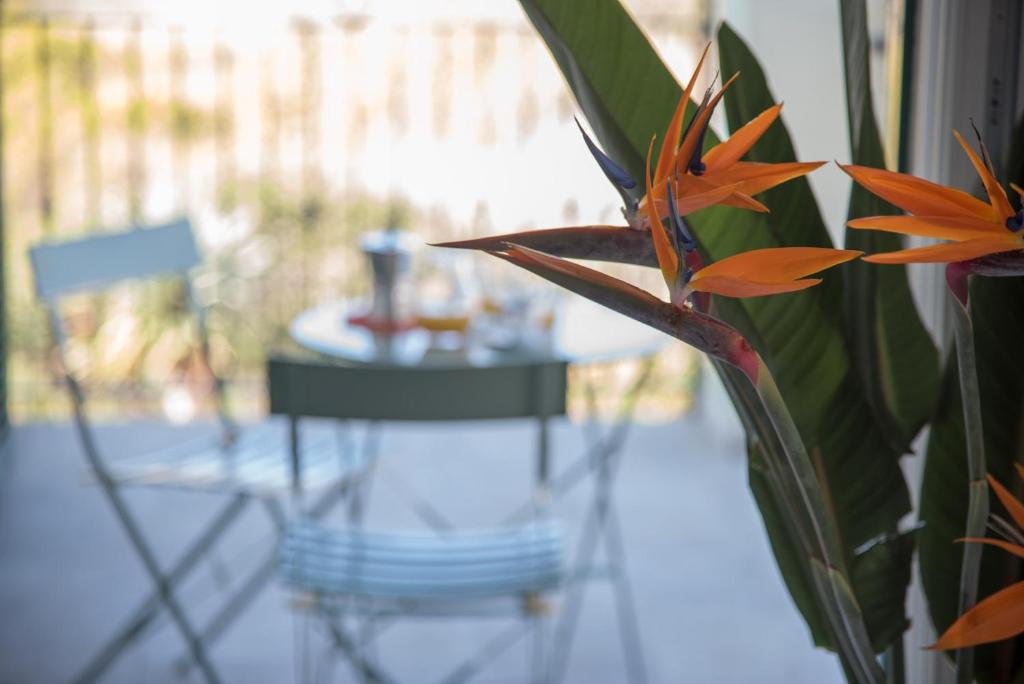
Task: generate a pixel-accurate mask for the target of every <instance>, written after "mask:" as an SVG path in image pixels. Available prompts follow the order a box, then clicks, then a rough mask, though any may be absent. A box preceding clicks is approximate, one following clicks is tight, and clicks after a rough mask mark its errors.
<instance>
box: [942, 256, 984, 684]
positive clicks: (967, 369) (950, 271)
mask: <svg viewBox="0 0 1024 684" xmlns="http://www.w3.org/2000/svg"><path fill="white" fill-rule="evenodd" d="M947 280H948V282H949V284H950V292H951V293H952V294H953V299H954V300H955V303H954V306H953V333H954V336H955V338H956V360H957V368H958V369H959V374H960V398H961V401H962V402H963V411H964V436H965V438H966V446H967V494H968V500H967V520H966V521H965V524H964V537H967V538H976V537H984V536H985V523H986V521H987V520H988V508H989V502H988V483H987V482H986V476H987V474H988V473H987V469H986V467H985V434H984V432H983V431H982V418H981V393H980V392H979V390H978V368H977V365H976V363H975V357H974V326H973V325H972V323H971V313H970V309H969V308H968V306H967V296H966V293H967V273H966V272H965V271H963V270H962V269H959V268H958V265H957V264H955V263H954V264H950V265H949V267H947ZM959 292H963V293H964V296H962V297H961V296H960V295H959ZM983 550H984V546H983V545H981V544H964V551H963V557H962V561H961V564H960V591H959V597H958V613H959V614H960V615H963V614H964V613H966V612H967V611H968V610H970V609H971V608H973V607H974V605H975V604H976V603H977V602H978V577H979V575H980V574H981V554H982V551H983ZM973 679H974V649H973V648H970V647H968V648H961V649H958V650H957V652H956V681H957V684H970V682H971V681H973Z"/></svg>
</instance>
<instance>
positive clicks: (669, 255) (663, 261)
mask: <svg viewBox="0 0 1024 684" xmlns="http://www.w3.org/2000/svg"><path fill="white" fill-rule="evenodd" d="M653 153H654V138H653V137H652V138H651V145H650V147H648V148H647V198H648V200H650V198H652V197H654V193H653V192H651V155H652V154H653ZM644 213H646V214H647V220H648V221H650V223H651V239H652V240H654V253H655V254H656V255H657V256H658V265H659V266H660V267H661V275H662V276H664V278H665V282H666V283H667V284H668V286H669V289H671V288H672V287H673V286H674V285H675V282H676V276H677V275H678V274H679V257H677V256H676V252H675V250H674V249H673V248H672V242H671V241H670V240H669V237H668V235H667V234H666V233H665V226H663V225H662V223H661V217H660V216H658V209H657V206H656V202H653V201H648V202H647V204H646V206H645V207H644Z"/></svg>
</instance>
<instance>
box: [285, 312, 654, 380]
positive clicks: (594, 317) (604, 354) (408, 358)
mask: <svg viewBox="0 0 1024 684" xmlns="http://www.w3.org/2000/svg"><path fill="white" fill-rule="evenodd" d="M363 306H365V305H363ZM360 307H361V305H360V303H358V302H354V301H352V300H341V301H334V302H328V303H326V304H321V305H319V306H316V307H314V308H312V309H307V310H306V311H303V312H302V313H300V314H299V315H298V316H296V317H295V319H294V320H292V322H291V325H290V326H289V333H290V335H291V337H292V339H293V340H295V342H297V343H298V344H299V345H301V346H303V347H305V348H307V349H310V350H312V351H315V352H318V353H320V354H324V355H327V356H332V357H335V358H337V359H340V360H344V361H349V362H354V363H367V364H382V365H401V366H418V365H431V366H434V365H448V366H493V365H501V364H509V365H511V364H517V363H524V362H531V361H537V360H543V359H552V358H554V359H559V360H563V361H567V362H570V363H597V362H604V361H615V360H619V359H626V358H637V357H643V356H649V355H651V354H654V353H655V352H657V351H658V350H659V349H661V348H662V347H664V346H665V345H666V344H667V343H668V342H669V341H670V339H671V338H669V337H668V336H667V335H665V334H664V333H661V332H659V331H657V330H654V329H653V328H650V327H648V326H646V325H643V324H642V323H639V322H637V321H634V320H633V319H631V318H627V317H626V316H622V315H620V314H617V313H615V312H614V311H611V310H610V309H607V308H605V307H603V306H600V305H598V304H595V303H593V302H591V301H589V300H586V299H583V298H580V297H572V298H568V299H565V300H562V301H561V302H560V305H559V307H558V309H557V311H556V314H555V319H554V324H553V325H552V328H551V330H549V331H541V330H535V331H530V332H529V334H526V333H524V334H523V335H522V336H521V337H522V339H521V340H520V341H519V343H518V344H516V345H515V346H513V347H502V348H495V347H493V346H488V345H487V344H485V343H482V342H476V341H475V340H474V336H473V335H472V334H471V335H469V339H470V340H471V341H470V343H469V344H460V345H455V346H442V345H439V344H437V342H438V341H439V340H441V339H443V338H440V337H438V336H436V335H434V334H432V333H430V332H428V331H426V330H423V329H420V328H416V329H413V330H409V331H407V332H401V333H397V334H393V335H381V334H374V333H373V332H371V331H370V330H368V329H367V328H366V327H365V326H362V325H356V324H353V323H350V322H349V319H350V318H351V317H352V314H354V313H357V312H359V311H360V310H361V309H360Z"/></svg>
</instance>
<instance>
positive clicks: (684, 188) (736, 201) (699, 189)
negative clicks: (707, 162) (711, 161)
mask: <svg viewBox="0 0 1024 684" xmlns="http://www.w3.org/2000/svg"><path fill="white" fill-rule="evenodd" d="M722 185H727V186H728V187H731V188H733V192H732V193H731V194H730V195H729V196H728V197H726V198H724V199H722V200H720V201H719V202H716V204H726V205H729V206H730V207H738V208H740V209H750V210H751V211H761V212H766V211H768V207H766V206H764V205H763V204H761V203H760V202H758V201H757V200H756V199H754V198H753V197H750V196H749V195H747V194H745V193H742V192H739V191H738V188H739V187H740V186H739V185H738V184H735V183H733V184H729V183H719V182H717V181H715V180H713V179H709V178H708V176H707V174H706V173H705V174H704V175H703V176H694V175H692V174H687V175H686V176H683V178H682V181H681V182H680V184H679V186H680V187H679V195H678V197H676V201H677V203H678V204H679V206H680V209H679V211H680V212H682V211H683V210H682V206H683V205H684V204H686V203H687V202H688V201H689V198H690V197H694V196H696V195H701V194H704V193H707V192H711V191H713V190H714V189H716V188H718V187H721V186H722ZM705 206H706V205H705ZM691 211H697V210H696V209H691Z"/></svg>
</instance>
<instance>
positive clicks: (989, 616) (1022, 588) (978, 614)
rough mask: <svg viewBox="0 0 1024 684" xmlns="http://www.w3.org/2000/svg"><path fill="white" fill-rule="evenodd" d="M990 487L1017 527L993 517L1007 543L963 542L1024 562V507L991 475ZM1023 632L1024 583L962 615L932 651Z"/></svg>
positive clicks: (972, 539) (1023, 472)
mask: <svg viewBox="0 0 1024 684" xmlns="http://www.w3.org/2000/svg"><path fill="white" fill-rule="evenodd" d="M1015 465H1016V468H1017V472H1018V474H1019V475H1020V477H1021V478H1024V466H1021V465H1020V464H1015ZM988 483H989V486H991V487H992V490H993V491H994V492H995V493H996V496H997V497H999V500H1000V501H1001V502H1002V503H1003V507H1004V508H1006V512H1007V513H1009V514H1010V517H1011V518H1012V519H1013V522H1014V524H1015V526H1014V525H1011V524H1010V523H1009V522H1007V521H1006V520H1003V519H1002V518H1000V517H998V516H992V518H993V525H992V526H993V528H995V529H997V530H999V531H1000V532H1001V533H1002V534H1003V536H1004V537H1005V539H992V538H979V537H968V538H965V539H960V540H959V541H962V542H966V543H969V544H988V545H989V546H995V547H998V548H1000V549H1002V550H1004V551H1007V552H1009V553H1012V554H1013V555H1015V556H1019V557H1021V558H1024V503H1021V501H1020V500H1019V499H1017V498H1016V497H1014V496H1013V494H1011V493H1010V492H1009V490H1007V489H1006V487H1004V486H1003V485H1001V484H1000V483H999V482H998V481H997V480H996V479H995V478H994V477H992V476H991V475H989V477H988ZM1022 632H1024V582H1017V583H1016V584H1011V585H1010V586H1008V587H1006V588H1005V589H1001V590H1000V591H997V592H996V593H994V594H992V595H991V596H989V597H988V598H986V599H985V600H983V601H981V602H980V603H978V605H976V606H974V607H973V608H972V609H970V610H969V611H967V612H966V613H964V614H963V615H961V616H960V617H959V618H958V619H957V620H956V622H954V623H953V624H952V625H950V626H949V629H947V630H946V631H945V632H944V633H943V635H942V636H941V637H939V640H938V641H936V642H935V643H934V644H932V645H931V646H929V647H928V648H930V649H933V650H939V651H944V650H949V649H955V648H967V647H970V646H977V645H979V644H987V643H991V642H994V641H1002V640H1003V639H1009V638H1010V637H1015V636H1017V635H1018V634H1020V633H1022Z"/></svg>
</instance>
